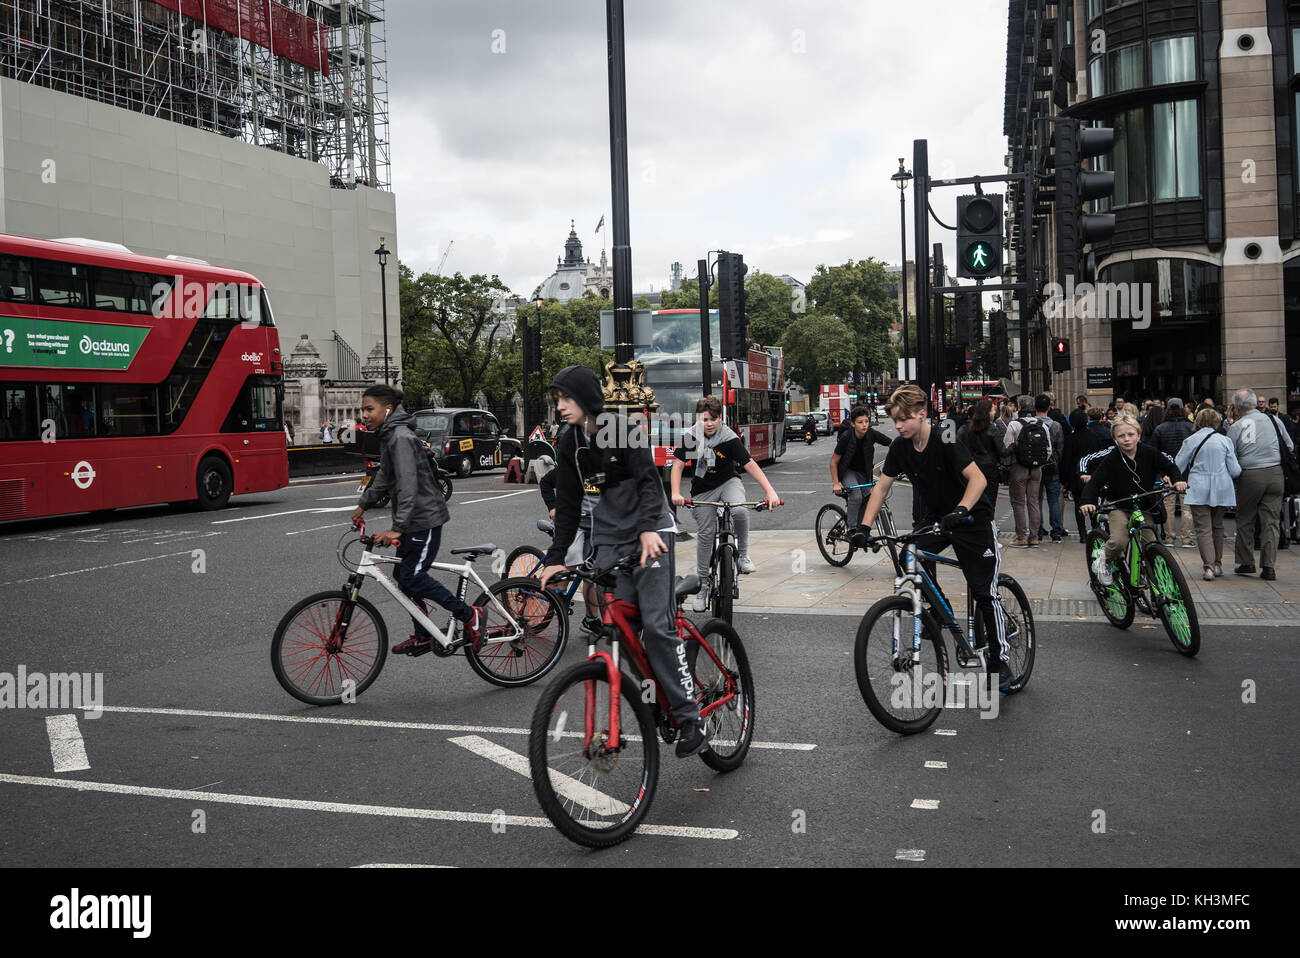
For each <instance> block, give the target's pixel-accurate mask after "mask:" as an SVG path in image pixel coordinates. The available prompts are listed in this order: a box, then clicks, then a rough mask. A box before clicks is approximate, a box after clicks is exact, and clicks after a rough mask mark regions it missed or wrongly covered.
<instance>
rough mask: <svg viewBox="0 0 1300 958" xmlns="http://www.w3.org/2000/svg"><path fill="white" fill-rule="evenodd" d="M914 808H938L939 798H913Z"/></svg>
mask: <svg viewBox="0 0 1300 958" xmlns="http://www.w3.org/2000/svg"><path fill="white" fill-rule="evenodd" d="M912 807H913V808H938V807H939V799H937V798H914V799H912Z"/></svg>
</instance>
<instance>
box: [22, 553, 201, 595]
mask: <svg viewBox="0 0 1300 958" xmlns="http://www.w3.org/2000/svg"><path fill="white" fill-rule="evenodd" d="M189 554H190V551H189V550H188V549H187V550H185V551H184V552H169V553H167V554H166V555H161V556H146V557H145V558H143V559H127V560H126V561H125V562H112V563H109V564H108V565H97V566H91V567H90V568H89V569H70V570H69V571H67V572H55V573H52V574H50V575H38V576H34V577H32V578H30V579H13V580H11V581H9V582H0V586H6V585H23V584H24V583H26V582H41V581H43V580H45V579H58V578H60V577H61V576H65V575H80V574H81V573H83V572H99V571H101V570H103V569H116V568H117V567H118V566H124V565H136V564H137V563H140V562H152V561H153V560H154V559H174V558H176V557H177V556H188V555H189Z"/></svg>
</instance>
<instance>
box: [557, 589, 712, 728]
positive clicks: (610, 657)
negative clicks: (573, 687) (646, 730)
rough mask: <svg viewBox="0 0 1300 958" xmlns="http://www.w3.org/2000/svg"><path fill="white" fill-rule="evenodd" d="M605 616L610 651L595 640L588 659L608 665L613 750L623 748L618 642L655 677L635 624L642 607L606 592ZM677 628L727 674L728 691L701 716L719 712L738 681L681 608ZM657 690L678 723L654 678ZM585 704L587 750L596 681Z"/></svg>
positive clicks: (665, 711)
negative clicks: (596, 644) (598, 644)
mask: <svg viewBox="0 0 1300 958" xmlns="http://www.w3.org/2000/svg"><path fill="white" fill-rule="evenodd" d="M601 610H602V616H601V618H602V619H603V621H604V624H605V625H606V626H607V627H609V629H610V630H612V631H609V632H607V633H606V634H607V636H608V638H609V642H610V651H608V652H606V651H604V650H603V649H597V648H595V643H594V642H593V643H592V647H591V652H590V654H589V655H588V656H587V660H588V661H589V662H594V661H595V660H597V659H600V660H601V661H602V662H603V663H604V665H605V677H606V679H607V680H608V682H609V743H610V744H609V745H608V746H607V747H608V748H609V749H610V750H614V751H616V750H618V749H620V748H622V738H621V735H622V731H621V729H620V728H619V702H620V698H619V696H620V695H622V682H623V678H624V675H623V672H622V670H621V669H620V668H619V661H618V659H619V645H620V643H626V645H627V651H628V655H629V657H630V659H631V663H632V666H633V667H634V668H635V669H636V670H637V672H638V673H639V674H640V675H641V677H642V679H644V678H645V677H646V676H653V675H654V670H653V669H651V668H650V662H649V660H648V659H647V658H646V654H645V648H644V646H642V644H641V640H640V639H639V638H637V634H636V624H635V623H637V622H638V621H640V618H641V614H640V610H639V609H638V608H637V607H636V606H635V605H633V604H632V603H631V602H627V601H625V600H623V599H616V598H614V594H613V593H612V592H606V593H605V594H604V596H603V600H602V602H601ZM673 623H674V625H675V626H676V627H677V635H678V637H679V638H681V639H682V641H683V642H686V641H690V640H692V639H693V640H694V641H696V642H697V643H699V646H700V648H701V649H702V650H703V651H704V652H706V653H708V656H709V658H710V659H712V660H713V663H714V665H716V666H717V668H718V671H719V673H720V674H722V675H725V676H727V694H726V695H724V696H722V697H721V698H719V699H717V700H716V701H714V702H710V703H709V704H708V705H706V706H704V707H703V708H701V709H700V718H702V719H706V718H708V717H709V716H710V715H712V714H713V713H714V712H716V711H717V710H718V709H719V708H721V707H722V706H723V705H726V704H727V703H728V702H730V701H731V700H732V699H734V698H735V697H736V681H735V676H734V675H733V674H732V672H731V670H730V669H728V668H727V667H726V666H724V665H723V664H722V660H721V659H719V658H718V655H717V653H716V652H714V651H713V647H712V646H711V645H709V643H708V642H706V641H704V636H702V635H700V633H699V632H698V631H696V629H695V626H694V625H692V624H691V621H690V619H688V618H686V615H685V613H683V612H682V611H681V609H678V610H677V611H676V613H675V615H674V619H673ZM652 682H653V685H654V692H655V702H656V704H657V705H658V707H659V709H660V711H661V712H662V713H663V714H664V715H666V716H667V717H668V721H669V722H670V723H671V724H672V726H673V727H674V728H676V726H677V720H676V719H675V718H673V714H672V711H671V710H670V708H669V707H668V700H667V698H666V697H665V696H664V694H663V690H662V688H661V687H660V686H661V683H660V682H659V681H658V680H657V679H652ZM585 704H586V707H585V709H584V710H583V712H584V715H583V742H582V747H583V750H584V752H585V751H586V750H587V749H589V748H590V747H591V743H592V740H593V739H594V738H595V733H596V729H595V723H596V714H595V713H596V685H595V683H594V682H590V681H589V682H587V686H586V696H585Z"/></svg>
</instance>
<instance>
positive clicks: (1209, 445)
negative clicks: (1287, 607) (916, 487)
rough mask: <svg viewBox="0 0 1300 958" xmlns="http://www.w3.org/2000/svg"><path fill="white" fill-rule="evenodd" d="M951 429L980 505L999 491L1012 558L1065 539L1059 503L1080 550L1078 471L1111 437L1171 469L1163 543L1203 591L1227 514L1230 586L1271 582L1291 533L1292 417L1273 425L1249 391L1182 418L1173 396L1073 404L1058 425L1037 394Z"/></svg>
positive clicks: (967, 416)
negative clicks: (1186, 563)
mask: <svg viewBox="0 0 1300 958" xmlns="http://www.w3.org/2000/svg"><path fill="white" fill-rule="evenodd" d="M951 417H952V418H953V419H954V423H955V424H960V425H959V428H958V429H957V440H958V441H959V442H961V443H963V444H964V445H965V446H966V448H967V449H968V450H969V452H970V454H971V458H972V459H974V461H975V463H976V464H977V465H978V466H979V468H980V471H981V472H983V473H984V475H985V478H986V479H987V480H988V491H987V492H986V494H985V495H986V497H987V498H989V499H990V501H992V499H993V498H994V497H996V495H997V489H998V487H999V486H1003V487H1005V488H1006V489H1007V492H1008V495H1009V498H1010V500H1011V510H1012V515H1013V517H1014V522H1015V540H1014V541H1015V545H1017V546H1022V547H1025V548H1032V547H1034V546H1037V545H1038V543H1039V542H1040V541H1041V540H1042V539H1044V538H1046V537H1047V536H1049V535H1050V536H1051V539H1052V541H1053V542H1059V541H1062V540H1064V539H1067V538H1068V537H1069V533H1067V532H1066V529H1065V524H1064V522H1063V520H1062V514H1063V511H1064V503H1065V502H1067V501H1069V502H1072V503H1073V506H1074V508H1073V511H1074V520H1075V529H1076V531H1077V534H1078V536H1079V540H1080V541H1081V542H1082V541H1085V540H1086V538H1087V532H1088V530H1087V528H1086V524H1085V521H1084V513H1083V512H1082V511H1081V510H1080V508H1079V505H1080V502H1081V501H1082V500H1083V498H1084V490H1085V484H1086V483H1087V480H1088V478H1089V477H1088V476H1087V475H1086V474H1084V473H1083V472H1081V470H1080V463H1081V462H1083V461H1084V460H1086V459H1087V458H1088V457H1089V456H1095V454H1096V453H1100V452H1103V451H1105V450H1106V449H1108V448H1109V447H1111V446H1114V445H1115V436H1114V434H1115V432H1116V431H1117V430H1119V429H1120V428H1121V427H1127V428H1131V429H1135V430H1136V431H1137V433H1138V435H1139V445H1141V446H1145V447H1149V449H1150V451H1151V452H1152V453H1156V454H1160V456H1159V458H1160V461H1161V462H1163V463H1165V464H1170V463H1176V464H1177V471H1178V472H1179V473H1180V474H1179V475H1177V476H1175V475H1172V472H1173V470H1172V469H1170V470H1166V471H1167V472H1169V473H1170V478H1171V479H1172V480H1173V481H1174V482H1175V483H1176V484H1177V486H1178V487H1179V488H1180V489H1181V487H1182V485H1183V482H1185V483H1186V488H1185V491H1177V492H1175V493H1174V494H1173V495H1172V496H1171V497H1170V500H1169V501H1168V502H1167V503H1166V506H1167V508H1166V510H1165V511H1164V513H1163V515H1162V516H1161V519H1162V534H1163V537H1164V541H1165V542H1166V544H1167V545H1171V546H1182V547H1183V548H1186V549H1197V550H1198V551H1199V554H1200V559H1201V564H1202V566H1203V568H1204V578H1205V579H1206V580H1207V581H1210V580H1213V579H1215V578H1217V577H1219V576H1222V575H1223V574H1224V573H1223V546H1224V541H1225V533H1224V520H1225V518H1226V517H1227V515H1228V514H1229V513H1230V512H1235V518H1236V539H1235V542H1234V543H1233V555H1234V558H1235V560H1236V566H1235V568H1234V570H1233V571H1234V572H1235V573H1236V574H1238V575H1255V574H1258V575H1259V576H1260V578H1262V579H1266V580H1273V579H1276V577H1277V576H1276V556H1277V551H1278V550H1279V549H1286V548H1288V546H1289V544H1290V540H1291V537H1292V533H1293V531H1294V530H1295V529H1296V527H1297V525H1298V523H1297V518H1298V517H1297V515H1296V510H1297V508H1298V507H1300V463H1298V461H1297V459H1296V449H1297V445H1298V441H1300V410H1297V411H1294V412H1292V413H1290V415H1287V416H1284V415H1282V414H1281V411H1280V403H1279V401H1278V400H1277V399H1276V398H1271V399H1266V398H1265V397H1262V396H1258V395H1257V394H1256V393H1255V391H1254V390H1251V389H1240V390H1238V391H1237V392H1236V393H1234V394H1233V395H1232V397H1231V399H1230V400H1229V402H1228V403H1227V405H1226V406H1225V407H1224V408H1222V409H1220V408H1219V406H1218V404H1217V403H1216V402H1215V400H1214V399H1213V398H1212V397H1208V396H1207V397H1204V398H1200V397H1198V398H1197V399H1196V400H1195V402H1194V403H1192V404H1190V408H1189V404H1188V403H1186V402H1184V400H1183V399H1182V398H1181V397H1178V396H1170V397H1167V398H1165V399H1147V400H1144V401H1142V402H1140V403H1134V402H1129V401H1127V400H1126V399H1125V397H1123V396H1116V397H1115V401H1114V402H1113V403H1110V404H1109V405H1108V406H1107V407H1106V408H1102V407H1101V406H1099V405H1097V404H1095V403H1093V402H1091V401H1090V400H1089V398H1088V397H1086V396H1076V397H1075V398H1074V409H1073V410H1072V411H1071V412H1070V414H1069V416H1066V415H1064V414H1063V413H1062V412H1061V410H1060V409H1059V408H1057V405H1056V399H1055V396H1054V395H1053V394H1052V393H1050V392H1045V393H1040V394H1039V395H1037V396H1016V397H1012V398H1010V399H1005V400H1002V401H1001V402H1000V403H998V404H997V405H996V406H995V404H994V401H993V400H992V399H987V398H986V399H982V400H980V401H979V402H977V403H975V404H974V405H972V406H970V407H968V408H967V409H964V410H961V411H960V412H956V411H954V413H953V414H951ZM1130 435H1131V434H1130ZM1142 455H1147V454H1146V453H1143V454H1142ZM1136 456H1137V449H1136V448H1134V449H1133V450H1132V451H1131V452H1130V451H1125V453H1124V458H1123V459H1120V460H1116V461H1117V462H1118V463H1119V464H1120V465H1121V466H1122V465H1123V464H1124V462H1125V461H1127V462H1129V463H1131V464H1132V463H1136V461H1137V459H1136ZM1094 461H1096V460H1095V459H1094ZM1257 556H1258V562H1257V561H1256V557H1257Z"/></svg>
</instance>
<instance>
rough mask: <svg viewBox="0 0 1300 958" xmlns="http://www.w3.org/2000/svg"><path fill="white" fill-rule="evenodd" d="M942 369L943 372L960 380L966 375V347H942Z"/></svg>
mask: <svg viewBox="0 0 1300 958" xmlns="http://www.w3.org/2000/svg"><path fill="white" fill-rule="evenodd" d="M943 367H944V372H946V373H947V374H948V375H950V376H952V377H954V378H955V379H961V378H962V377H963V376H965V375H966V347H965V346H960V345H958V346H944V347H943Z"/></svg>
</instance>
